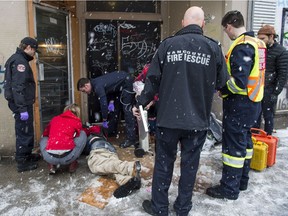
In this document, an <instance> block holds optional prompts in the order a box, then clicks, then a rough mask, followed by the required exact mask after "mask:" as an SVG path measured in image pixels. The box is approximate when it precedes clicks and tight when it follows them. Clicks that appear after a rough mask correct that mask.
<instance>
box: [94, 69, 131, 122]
mask: <svg viewBox="0 0 288 216" xmlns="http://www.w3.org/2000/svg"><path fill="white" fill-rule="evenodd" d="M127 76H129V74H128V73H126V72H125V71H114V72H111V73H107V74H105V75H103V76H100V77H97V78H95V79H92V80H91V84H92V87H93V91H94V92H95V94H96V95H97V97H98V99H99V100H100V105H101V113H102V118H103V119H105V120H106V119H107V116H108V102H107V95H109V94H112V93H117V92H119V93H120V92H121V91H122V89H123V85H124V84H125V80H126V77H127Z"/></svg>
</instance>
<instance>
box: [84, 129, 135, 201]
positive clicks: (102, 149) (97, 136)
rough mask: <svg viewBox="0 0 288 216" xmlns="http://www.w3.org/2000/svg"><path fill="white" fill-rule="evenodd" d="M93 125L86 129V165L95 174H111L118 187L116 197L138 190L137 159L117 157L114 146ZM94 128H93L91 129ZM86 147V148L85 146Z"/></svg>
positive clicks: (115, 192)
mask: <svg viewBox="0 0 288 216" xmlns="http://www.w3.org/2000/svg"><path fill="white" fill-rule="evenodd" d="M95 127H99V126H93V127H92V128H90V129H88V130H87V129H86V134H87V136H89V137H88V139H87V144H86V145H87V147H88V148H89V149H90V153H89V156H88V157H87V158H88V166H89V169H90V171H91V172H92V173H95V174H97V175H111V174H112V175H113V177H114V178H115V180H116V182H117V184H119V185H120V186H119V188H117V189H116V190H115V191H114V194H113V195H114V196H115V197H116V198H122V197H126V196H128V195H130V194H131V193H132V192H134V191H136V190H139V189H140V187H141V177H140V171H141V164H140V162H139V161H135V162H134V161H122V160H120V159H119V158H118V155H117V151H116V148H115V147H114V146H113V145H112V144H111V143H109V142H108V141H107V140H106V137H105V136H104V135H102V134H101V133H95V132H92V131H99V130H98V129H97V128H96V130H95ZM93 129H94V130H93ZM86 149H87V148H86Z"/></svg>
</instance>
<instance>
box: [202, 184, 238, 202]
mask: <svg viewBox="0 0 288 216" xmlns="http://www.w3.org/2000/svg"><path fill="white" fill-rule="evenodd" d="M206 194H207V195H208V196H211V197H214V198H218V199H229V200H237V199H238V196H233V195H232V196H230V197H228V196H225V194H224V192H223V189H222V187H221V185H216V186H214V187H210V188H207V190H206Z"/></svg>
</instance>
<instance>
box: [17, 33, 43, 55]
mask: <svg viewBox="0 0 288 216" xmlns="http://www.w3.org/2000/svg"><path fill="white" fill-rule="evenodd" d="M21 43H22V44H26V45H30V46H31V47H32V48H34V49H35V50H36V52H38V53H40V52H39V51H38V50H37V49H38V43H37V41H36V40H35V39H34V38H31V37H25V38H23V39H22V40H21Z"/></svg>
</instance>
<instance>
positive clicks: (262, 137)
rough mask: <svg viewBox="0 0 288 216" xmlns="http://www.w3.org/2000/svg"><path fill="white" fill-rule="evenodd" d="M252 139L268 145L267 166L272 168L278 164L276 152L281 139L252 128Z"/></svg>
mask: <svg viewBox="0 0 288 216" xmlns="http://www.w3.org/2000/svg"><path fill="white" fill-rule="evenodd" d="M251 132H252V137H254V138H255V139H256V140H257V141H261V142H264V143H266V144H267V145H268V157H267V166H268V167H271V166H273V165H274V164H275V163H276V150H277V145H278V142H279V139H278V138H277V137H275V136H272V135H267V133H266V132H265V131H263V130H261V129H258V128H251Z"/></svg>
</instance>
